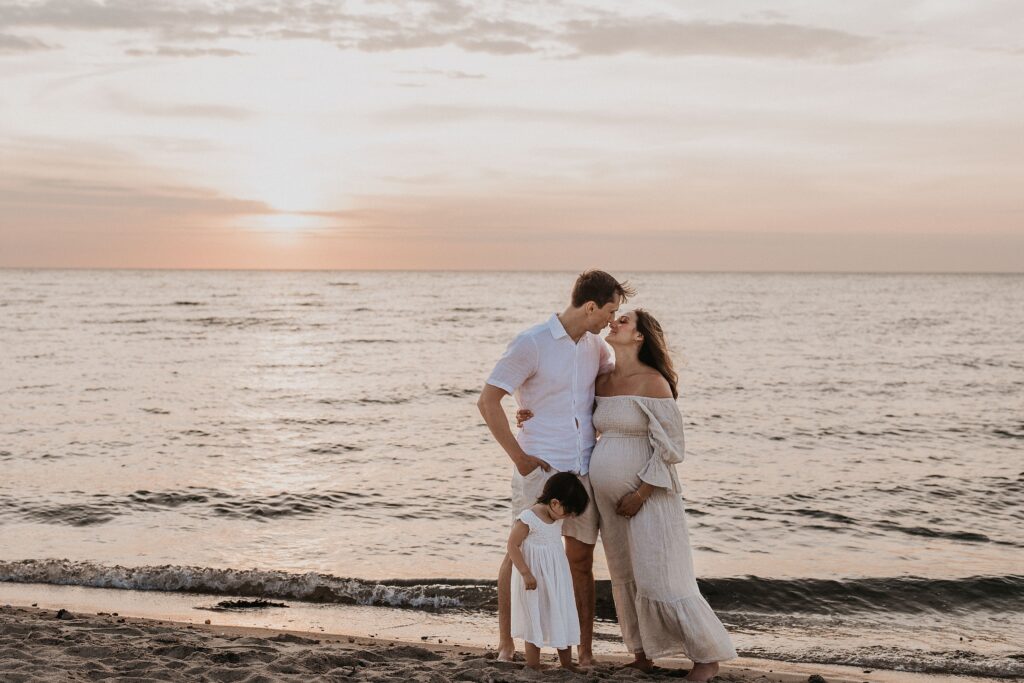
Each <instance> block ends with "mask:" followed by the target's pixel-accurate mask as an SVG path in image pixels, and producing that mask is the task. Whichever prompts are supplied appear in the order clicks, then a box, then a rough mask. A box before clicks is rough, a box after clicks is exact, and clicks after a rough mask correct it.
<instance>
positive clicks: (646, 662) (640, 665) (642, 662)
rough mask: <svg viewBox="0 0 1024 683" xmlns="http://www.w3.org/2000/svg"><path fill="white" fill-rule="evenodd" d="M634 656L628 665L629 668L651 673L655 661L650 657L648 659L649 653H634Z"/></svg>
mask: <svg viewBox="0 0 1024 683" xmlns="http://www.w3.org/2000/svg"><path fill="white" fill-rule="evenodd" d="M633 657H634V658H635V659H634V660H633V661H632V662H631V663H629V664H627V665H626V666H627V667H628V668H630V669H636V670H638V671H643V672H644V673H650V672H651V671H653V670H654V662H653V661H651V660H650V659H647V655H645V654H644V653H642V652H639V653H637V654H635V655H633Z"/></svg>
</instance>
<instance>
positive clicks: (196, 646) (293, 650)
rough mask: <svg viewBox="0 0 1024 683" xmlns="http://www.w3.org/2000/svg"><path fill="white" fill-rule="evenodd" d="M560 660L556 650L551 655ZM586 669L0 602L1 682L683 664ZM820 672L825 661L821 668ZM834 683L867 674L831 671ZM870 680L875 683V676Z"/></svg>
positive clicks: (617, 674) (613, 662)
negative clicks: (532, 665) (532, 666)
mask: <svg viewBox="0 0 1024 683" xmlns="http://www.w3.org/2000/svg"><path fill="white" fill-rule="evenodd" d="M545 659H546V660H548V661H549V662H554V657H553V655H549V656H546V657H545ZM600 660H601V661H600V662H599V665H598V666H597V667H595V668H594V669H592V670H590V671H588V672H587V673H585V674H574V673H571V672H568V671H564V670H561V669H557V668H552V669H550V670H547V671H543V672H536V671H533V670H531V669H527V668H525V667H524V666H522V665H521V664H518V663H503V662H498V661H495V659H494V652H493V651H488V650H485V649H481V648H473V647H464V646H459V645H451V644H443V643H442V644H439V643H421V644H411V643H404V642H400V641H389V640H381V639H371V638H360V637H355V636H344V635H334V634H324V633H311V632H303V631H285V630H276V629H264V628H251V627H243V626H219V625H217V624H201V625H199V624H187V623H182V622H174V621H158V620H152V619H140V618H133V617H126V616H121V615H118V614H111V613H100V614H81V613H79V614H73V613H70V612H67V611H65V610H58V611H54V610H45V609H37V608H33V607H19V606H12V605H5V606H3V607H0V680H3V681H4V683H19V682H21V681H94V680H103V679H111V680H117V681H244V682H246V683H263V682H267V683H269V682H270V681H308V680H311V679H316V680H325V681H334V680H339V681H340V680H344V681H353V680H357V681H417V682H422V683H439V682H441V681H459V680H461V681H479V682H481V683H484V682H497V681H534V680H566V681H569V680H571V681H580V682H581V683H582V682H583V681H587V682H591V681H604V680H613V681H631V680H656V679H663V678H672V679H679V678H681V677H682V676H684V675H685V673H686V669H685V666H684V664H685V663H682V664H680V665H677V666H667V667H659V668H658V669H657V670H656V671H655V672H654V673H653V674H643V673H640V672H637V671H634V670H632V669H623V668H622V664H623V663H624V661H625V659H624V658H619V657H615V658H613V657H602V658H600ZM818 668H819V669H821V668H822V667H818ZM806 669H807V667H800V666H799V665H785V664H781V663H779V664H778V666H771V669H770V670H769V669H764V670H759V669H756V668H751V667H745V666H735V665H734V666H728V667H723V669H722V672H721V675H720V677H719V679H718V680H721V681H730V682H735V683H740V682H742V683H755V682H756V683H769V682H771V683H796V682H797V681H808V680H811V681H818V680H820V679H817V678H813V676H814V674H809V673H807V672H806ZM824 680H827V681H829V682H830V683H849V682H851V681H861V680H867V679H866V678H861V677H856V678H853V677H842V676H836V675H834V674H829V673H827V674H826V676H825V677H824ZM872 680H879V679H877V678H872Z"/></svg>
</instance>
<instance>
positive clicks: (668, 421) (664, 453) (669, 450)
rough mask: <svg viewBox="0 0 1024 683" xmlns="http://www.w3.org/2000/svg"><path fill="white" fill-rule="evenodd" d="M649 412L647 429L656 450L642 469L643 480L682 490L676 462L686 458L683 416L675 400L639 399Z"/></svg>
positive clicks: (655, 484) (642, 407) (644, 408)
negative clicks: (684, 456)
mask: <svg viewBox="0 0 1024 683" xmlns="http://www.w3.org/2000/svg"><path fill="white" fill-rule="evenodd" d="M637 405H638V406H640V410H642V411H644V413H646V414H647V433H648V435H649V436H650V439H651V446H652V447H653V452H652V453H651V457H650V458H649V459H648V460H647V464H645V465H644V467H643V469H642V470H640V472H638V473H637V474H638V476H639V477H640V480H641V481H645V482H647V483H648V484H650V485H651V486H657V487H659V488H664V489H671V490H672V491H675V492H676V493H682V492H683V487H682V486H681V485H680V484H679V475H678V474H676V467H675V466H676V463H680V462H682V461H683V455H684V444H683V416H682V415H680V413H679V407H678V406H677V405H676V402H675V401H651V402H648V401H643V400H639V401H637Z"/></svg>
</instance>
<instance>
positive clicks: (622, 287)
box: [572, 270, 636, 308]
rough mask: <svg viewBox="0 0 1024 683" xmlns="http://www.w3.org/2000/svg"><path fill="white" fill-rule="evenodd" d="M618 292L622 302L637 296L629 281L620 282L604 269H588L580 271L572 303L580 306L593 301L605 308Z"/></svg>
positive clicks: (574, 286) (577, 306)
mask: <svg viewBox="0 0 1024 683" xmlns="http://www.w3.org/2000/svg"><path fill="white" fill-rule="evenodd" d="M616 294H618V295H619V297H620V298H621V301H620V303H626V300H627V299H628V298H629V297H631V296H636V289H634V288H633V286H632V285H631V284H629V282H628V281H627V282H619V281H618V280H616V279H615V278H614V277H612V276H611V275H609V274H608V273H606V272H604V271H603V270H588V271H586V272H584V273H580V276H579V277H578V278H576V284H574V285H573V287H572V305H573V306H574V307H575V308H579V307H580V306H582V305H583V304H585V303H587V302H588V301H593V302H594V303H595V304H597V307H598V308H603V307H604V306H605V305H606V304H607V303H608V302H609V301H611V300H612V299H614V298H615V295H616Z"/></svg>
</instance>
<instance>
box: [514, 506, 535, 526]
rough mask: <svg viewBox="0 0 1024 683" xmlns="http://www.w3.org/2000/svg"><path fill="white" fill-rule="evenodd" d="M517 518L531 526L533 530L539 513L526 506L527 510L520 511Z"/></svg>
mask: <svg viewBox="0 0 1024 683" xmlns="http://www.w3.org/2000/svg"><path fill="white" fill-rule="evenodd" d="M516 519H518V520H519V521H520V522H522V523H523V524H525V525H526V526H528V527H530V531H533V525H534V524H536V523H537V521H536V520H537V515H536V513H534V511H533V510H531V509H530V508H526V509H525V510H523V511H522V512H520V513H519V516H518V517H516Z"/></svg>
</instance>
